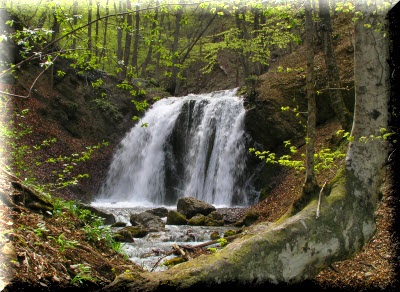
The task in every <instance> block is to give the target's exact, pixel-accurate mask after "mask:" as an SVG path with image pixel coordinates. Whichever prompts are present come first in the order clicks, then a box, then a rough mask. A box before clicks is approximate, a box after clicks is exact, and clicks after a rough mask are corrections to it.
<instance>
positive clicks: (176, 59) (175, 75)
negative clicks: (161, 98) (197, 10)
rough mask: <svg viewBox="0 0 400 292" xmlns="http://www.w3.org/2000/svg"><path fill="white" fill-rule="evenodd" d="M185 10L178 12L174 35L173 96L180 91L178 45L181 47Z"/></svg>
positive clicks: (171, 83)
mask: <svg viewBox="0 0 400 292" xmlns="http://www.w3.org/2000/svg"><path fill="white" fill-rule="evenodd" d="M182 14H183V10H182V8H179V9H178V10H177V11H176V18H175V33H174V43H173V46H172V68H171V70H172V74H171V79H170V84H169V86H168V91H169V92H170V93H171V94H175V93H176V91H177V90H178V88H177V87H178V82H177V79H178V71H179V69H178V64H179V56H178V45H179V33H180V29H181V19H182Z"/></svg>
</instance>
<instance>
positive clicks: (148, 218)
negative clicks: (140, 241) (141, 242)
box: [129, 211, 165, 231]
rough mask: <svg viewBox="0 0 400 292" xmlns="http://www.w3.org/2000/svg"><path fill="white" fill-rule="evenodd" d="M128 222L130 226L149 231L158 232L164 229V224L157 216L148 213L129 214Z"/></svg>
mask: <svg viewBox="0 0 400 292" xmlns="http://www.w3.org/2000/svg"><path fill="white" fill-rule="evenodd" d="M129 222H130V223H131V224H132V226H143V227H145V228H147V229H149V231H160V230H163V229H164V227H165V222H164V221H163V220H162V219H161V218H160V217H159V216H157V215H154V214H152V213H150V212H148V211H144V212H141V213H134V214H131V216H130V217H129Z"/></svg>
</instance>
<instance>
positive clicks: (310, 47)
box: [293, 0, 319, 212]
mask: <svg viewBox="0 0 400 292" xmlns="http://www.w3.org/2000/svg"><path fill="white" fill-rule="evenodd" d="M305 18H306V20H305V30H306V45H307V52H306V54H307V84H306V87H307V103H308V110H307V112H308V117H307V138H306V162H305V168H306V177H305V182H304V185H303V191H302V194H301V196H300V198H299V199H298V200H297V201H296V202H295V204H294V205H293V207H294V208H293V211H294V212H297V211H298V210H300V209H302V208H303V207H304V206H305V205H306V204H308V202H309V201H310V199H311V198H312V197H313V196H314V195H316V194H318V189H319V186H318V183H317V179H316V177H315V170H314V164H315V163H314V153H315V146H314V144H315V127H316V111H317V105H316V101H315V94H314V84H315V74H314V25H313V11H312V8H311V2H310V0H306V2H305Z"/></svg>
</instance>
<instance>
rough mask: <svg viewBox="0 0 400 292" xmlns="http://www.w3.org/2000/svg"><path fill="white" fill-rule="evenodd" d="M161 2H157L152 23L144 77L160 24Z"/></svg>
mask: <svg viewBox="0 0 400 292" xmlns="http://www.w3.org/2000/svg"><path fill="white" fill-rule="evenodd" d="M159 3H160V2H159V1H157V2H156V7H155V9H154V18H153V23H152V25H151V33H150V34H151V42H150V45H149V49H148V50H147V56H146V59H145V61H144V63H143V64H142V77H146V69H147V66H148V65H149V64H150V61H151V55H152V54H153V44H152V42H153V38H155V37H156V35H155V31H156V28H157V26H159V24H158V5H159ZM158 33H159V32H158Z"/></svg>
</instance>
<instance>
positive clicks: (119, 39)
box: [114, 0, 124, 79]
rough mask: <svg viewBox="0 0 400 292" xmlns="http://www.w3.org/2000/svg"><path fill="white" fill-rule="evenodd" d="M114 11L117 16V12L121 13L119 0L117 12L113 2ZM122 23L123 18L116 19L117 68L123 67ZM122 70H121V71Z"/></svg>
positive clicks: (120, 76) (120, 75)
mask: <svg viewBox="0 0 400 292" xmlns="http://www.w3.org/2000/svg"><path fill="white" fill-rule="evenodd" d="M114 10H115V13H116V14H117V13H118V12H119V13H121V12H122V0H119V3H118V10H117V4H116V3H115V2H114ZM123 23H124V17H122V19H118V18H117V24H118V25H117V64H118V66H119V67H123V64H122V62H123V60H122V57H123V52H122V24H123ZM121 70H122V69H121ZM118 77H119V78H120V79H122V73H121V72H119V73H118Z"/></svg>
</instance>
